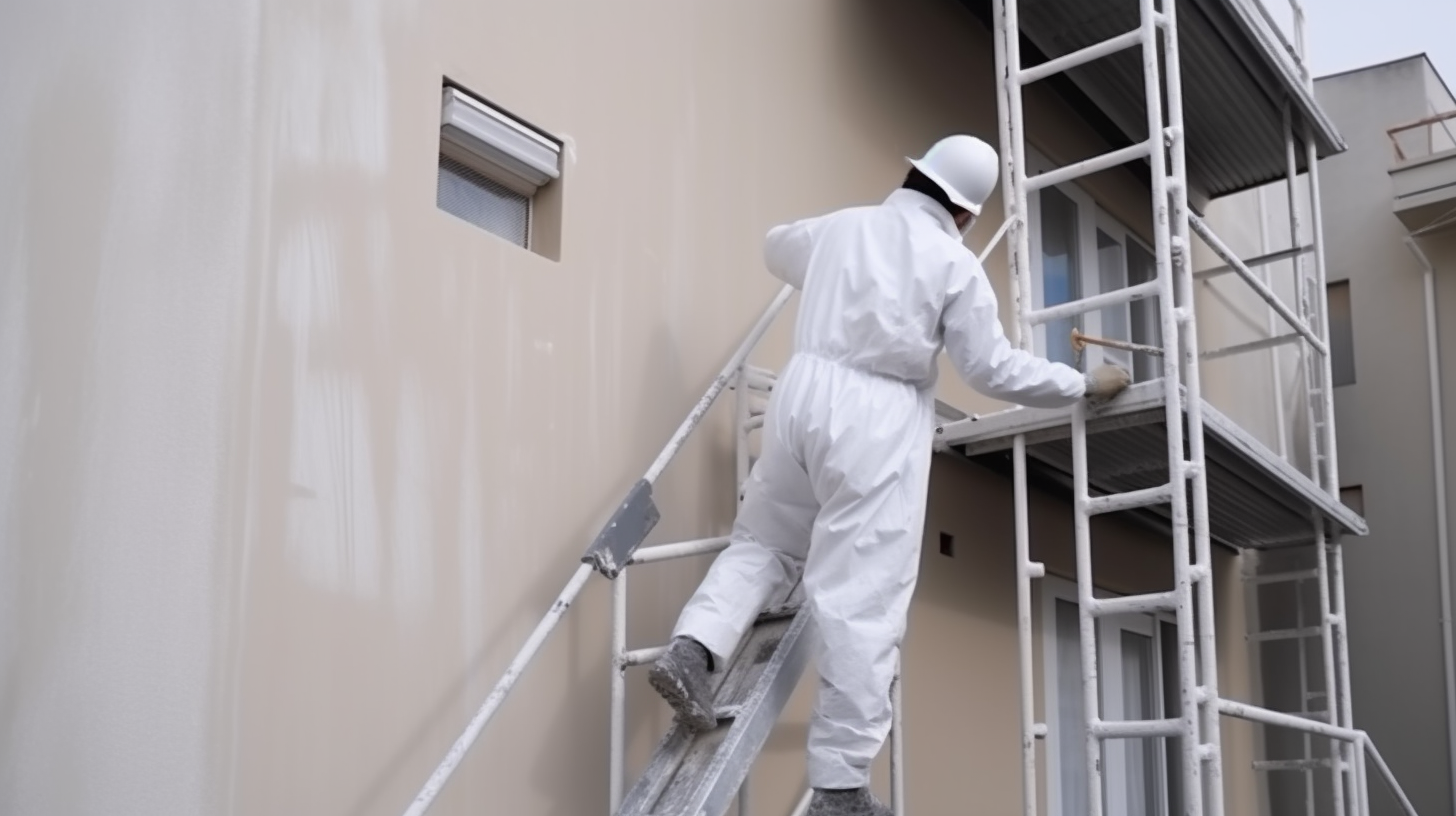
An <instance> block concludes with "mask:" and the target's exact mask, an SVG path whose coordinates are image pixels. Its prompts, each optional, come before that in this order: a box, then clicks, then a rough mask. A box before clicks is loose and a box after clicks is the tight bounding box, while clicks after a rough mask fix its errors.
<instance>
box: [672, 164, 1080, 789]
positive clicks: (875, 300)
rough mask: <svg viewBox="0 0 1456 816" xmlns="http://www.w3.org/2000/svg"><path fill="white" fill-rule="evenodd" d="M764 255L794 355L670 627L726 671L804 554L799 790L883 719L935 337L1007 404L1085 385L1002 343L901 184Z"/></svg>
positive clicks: (970, 271)
mask: <svg viewBox="0 0 1456 816" xmlns="http://www.w3.org/2000/svg"><path fill="white" fill-rule="evenodd" d="M764 254H765V260H766V262H767V266H768V268H769V270H770V271H771V272H773V274H774V275H776V276H778V277H779V278H782V279H783V280H784V281H785V282H787V283H789V284H791V285H793V286H795V287H797V288H798V289H800V290H801V291H802V295H801V302H800V306H799V316H798V323H797V326H796V328H795V337H794V346H795V350H794V354H793V357H792V358H791V359H790V361H789V363H788V365H787V367H786V368H785V369H784V370H783V372H782V374H781V375H780V377H779V380H778V383H777V386H776V387H775V390H774V392H773V395H772V397H771V398H770V400H769V405H768V409H767V411H768V415H767V417H766V420H765V424H764V436H763V446H762V452H761V458H760V459H759V460H758V462H757V463H756V464H755V466H754V468H753V471H752V473H751V475H750V477H749V481H748V484H747V486H746V492H745V494H744V498H743V502H742V505H741V506H740V508H739V512H738V517H737V521H736V523H735V525H734V528H733V534H732V543H731V545H730V546H729V547H728V548H727V549H726V550H724V551H723V552H722V553H721V554H720V555H719V556H718V558H717V560H716V561H715V562H714V563H713V566H712V568H711V570H710V571H709V572H708V574H707V576H706V577H705V578H704V580H703V583H702V585H701V586H700V587H699V588H698V590H697V592H696V594H695V595H694V596H693V597H692V599H691V600H690V601H689V603H688V605H687V607H686V608H685V609H684V610H683V612H682V615H681V617H680V618H679V620H678V623H677V626H676V628H675V630H674V633H673V634H674V636H686V637H690V638H693V639H696V640H697V641H698V642H699V643H701V644H703V645H704V646H705V647H706V648H707V649H708V651H709V652H711V653H712V654H713V656H714V657H715V659H716V662H717V664H718V666H719V667H721V666H723V665H724V664H725V662H726V659H727V658H729V657H730V656H731V655H732V654H733V652H734V650H735V649H736V647H737V645H738V643H739V641H740V639H741V638H742V637H743V635H744V634H745V633H746V632H747V631H748V629H749V627H750V626H751V625H752V623H753V620H754V618H755V617H756V616H757V615H758V613H759V611H760V610H761V609H762V608H763V606H764V604H766V603H767V602H768V600H769V599H770V596H771V595H772V594H773V593H774V592H775V591H776V590H782V589H785V588H786V582H788V581H790V580H792V578H793V577H794V576H795V575H796V573H797V569H796V566H797V563H800V562H801V563H803V579H804V589H805V596H806V600H807V602H808V603H809V604H810V608H811V609H812V611H813V613H814V616H815V622H816V624H817V626H818V631H819V635H820V638H821V643H820V644H819V645H820V649H821V651H820V653H819V656H818V667H819V674H820V684H819V690H818V692H819V693H818V700H817V703H816V706H815V710H814V715H813V720H812V722H811V724H810V733H809V783H810V785H811V786H813V787H815V788H859V787H863V786H865V785H867V784H868V781H869V768H870V764H871V762H872V761H873V760H874V758H875V756H876V755H877V754H878V753H879V750H880V748H881V746H882V745H883V743H884V740H885V737H886V736H887V735H888V733H889V728H890V699H889V689H890V684H891V682H892V681H893V679H894V676H895V672H896V668H897V666H898V663H899V647H900V641H901V637H902V635H903V634H904V631H905V621H906V615H907V612H908V608H909V604H910V597H911V594H912V593H913V591H914V588H915V582H916V578H917V573H918V570H919V561H920V559H919V552H920V541H921V533H922V528H923V525H924V520H925V500H926V489H927V483H928V479H929V471H930V458H931V441H932V436H933V434H934V429H935V407H934V406H935V399H934V386H935V378H936V359H937V356H938V354H939V352H940V349H941V347H942V346H944V348H945V349H946V351H947V352H948V354H949V357H950V359H951V360H952V362H953V363H954V364H955V367H956V368H957V369H958V371H959V372H960V374H961V376H962V377H964V378H965V380H966V382H967V383H968V384H969V385H971V386H972V387H973V388H975V389H976V390H978V391H980V392H982V393H984V394H986V395H988V396H992V397H997V398H1000V399H1004V400H1007V401H1011V402H1016V403H1020V404H1024V405H1031V406H1044V407H1055V406H1062V405H1068V404H1071V403H1073V402H1075V401H1076V400H1077V399H1079V398H1081V397H1082V396H1083V394H1084V391H1085V389H1086V382H1085V378H1084V376H1083V374H1082V373H1080V372H1078V371H1077V370H1075V369H1073V368H1071V367H1069V366H1065V365H1061V364H1058V363H1052V362H1048V361H1047V360H1044V359H1042V358H1039V357H1036V356H1034V355H1032V354H1029V353H1027V352H1024V351H1021V350H1018V349H1016V348H1014V347H1012V346H1011V344H1010V343H1009V342H1008V341H1007V339H1006V336H1005V334H1004V332H1003V330H1002V327H1001V323H1000V319H999V316H998V314H997V304H996V296H995V294H994V293H993V291H992V289H991V283H990V281H989V280H987V278H986V274H985V271H984V270H983V269H982V268H981V265H980V263H979V262H978V261H977V260H976V258H975V256H974V255H973V254H971V252H970V251H969V250H967V249H966V247H965V245H964V244H963V243H962V239H961V235H960V232H959V231H958V230H957V228H956V224H955V221H954V220H953V219H952V218H951V216H950V214H949V213H948V212H946V210H945V209H944V208H943V207H942V206H941V205H940V204H938V203H936V201H935V200H934V199H932V198H931V197H929V196H927V195H924V194H923V193H920V192H917V191H914V190H910V189H899V190H896V191H895V192H894V193H892V194H891V195H890V196H889V198H888V199H886V200H885V202H884V203H883V204H880V205H878V206H867V207H853V208H849V209H844V210H840V211H838V212H833V213H830V214H828V215H823V216H819V217H815V218H809V219H805V220H802V221H798V222H795V223H790V224H785V225H782V226H778V227H775V228H773V229H772V230H771V231H770V232H769V233H768V238H767V242H766V246H765V251H764Z"/></svg>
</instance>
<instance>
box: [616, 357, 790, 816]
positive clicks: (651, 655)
mask: <svg viewBox="0 0 1456 816" xmlns="http://www.w3.org/2000/svg"><path fill="white" fill-rule="evenodd" d="M774 383H775V377H774V375H773V373H772V372H770V371H766V370H764V369H760V368H756V367H753V366H750V365H748V364H747V363H744V364H743V365H741V366H740V367H739V368H738V370H737V372H736V373H735V374H734V378H733V386H732V388H733V390H734V392H735V400H734V429H735V433H734V460H735V464H736V471H737V472H736V474H735V476H736V478H735V481H734V486H735V489H736V490H737V494H738V501H739V502H740V503H741V502H742V501H743V488H744V485H745V484H746V482H747V481H748V475H749V471H750V470H751V468H752V467H753V455H752V446H751V444H750V443H751V439H750V434H751V433H752V432H753V431H756V430H759V429H761V428H762V427H763V417H764V410H765V409H764V406H763V405H762V404H761V402H760V401H759V400H760V399H762V398H766V397H767V396H768V394H769V393H770V392H771V391H772V390H773V386H774ZM710 541H711V542H712V544H711V546H703V547H700V548H687V549H695V550H700V551H701V552H717V551H719V550H721V549H722V548H723V547H725V546H727V542H728V539H727V538H726V537H725V538H719V539H712V540H710ZM661 549H662V548H660V547H653V548H647V549H645V550H639V551H638V552H637V554H635V555H634V556H633V557H632V558H631V560H630V561H629V563H630V564H643V563H651V562H652V561H655V560H661V559H659V558H657V557H656V556H655V555H654V551H656V550H661ZM675 554H676V552H674V551H669V552H667V553H664V556H667V557H671V556H673V555H675ZM626 578H627V576H626V574H625V572H623V573H621V574H619V575H617V576H616V580H615V583H614V584H613V587H612V599H613V601H612V604H613V615H612V618H613V629H612V631H613V637H612V652H613V661H612V662H613V666H614V672H613V677H612V702H613V705H612V768H611V774H612V779H611V799H612V801H611V812H612V813H613V814H616V815H617V816H653V815H654V814H657V815H658V816H669V815H671V816H676V814H691V815H692V816H721V814H723V813H726V812H727V810H728V808H729V807H730V806H731V805H732V803H733V801H734V798H735V797H737V799H738V803H739V812H740V813H747V810H748V807H747V790H746V782H747V780H748V774H749V770H750V769H751V768H752V765H753V761H754V759H755V758H756V757H757V756H758V753H759V751H761V750H762V748H763V745H764V742H765V741H766V740H767V739H768V736H769V733H770V732H771V731H772V730H773V726H774V723H775V722H777V721H778V718H779V716H780V714H781V713H782V712H783V708H784V706H785V705H786V704H787V703H788V701H789V697H790V696H791V695H792V694H793V692H794V688H795V687H796V686H797V685H798V682H799V679H800V677H801V676H802V675H803V672H804V667H805V664H806V663H807V662H808V658H809V655H810V651H811V645H812V643H813V641H814V626H813V621H812V618H811V616H810V615H809V612H808V608H807V606H806V605H805V604H804V603H803V596H802V586H801V585H800V584H798V583H795V585H794V586H792V587H790V588H789V589H788V590H787V591H786V592H784V593H781V595H780V597H777V598H773V599H771V600H770V602H769V605H768V608H767V609H765V610H764V611H763V613H761V614H760V615H759V617H758V619H757V620H756V621H755V623H754V626H753V628H752V629H751V630H750V631H749V632H748V634H747V635H745V636H744V638H743V642H742V643H741V644H740V645H739V647H738V650H737V652H736V653H735V654H734V655H733V656H732V657H731V658H729V660H728V665H727V666H725V667H723V668H722V669H721V670H720V671H718V672H716V673H715V675H714V677H715V679H716V685H715V688H714V690H713V692H714V704H713V707H714V709H715V712H716V713H717V716H718V720H719V723H718V727H717V728H714V729H712V730H710V731H704V732H700V733H695V732H693V731H692V730H690V729H688V728H686V727H684V726H683V725H682V724H680V723H677V722H674V723H673V725H672V726H671V727H670V729H669V730H668V732H667V734H666V735H665V736H664V737H663V738H662V740H661V741H660V742H659V743H658V745H657V748H656V750H655V751H654V753H653V755H652V758H651V759H650V760H649V761H648V764H647V767H646V769H645V770H644V771H643V772H642V775H641V776H640V777H639V778H638V780H637V782H636V783H635V784H634V785H633V786H632V787H631V788H630V789H629V790H627V791H626V793H625V795H624V794H623V793H622V789H623V783H624V768H623V755H624V753H625V744H624V741H625V724H626V710H625V705H624V702H623V701H624V698H625V694H626V687H625V683H626V671H627V669H628V668H629V667H631V666H641V665H646V664H650V663H651V662H652V661H654V660H656V659H657V657H658V655H660V654H662V653H663V652H664V651H666V647H665V646H658V647H653V648H648V649H639V650H635V651H629V650H628V649H627V637H626V624H625V622H626V604H627V581H626Z"/></svg>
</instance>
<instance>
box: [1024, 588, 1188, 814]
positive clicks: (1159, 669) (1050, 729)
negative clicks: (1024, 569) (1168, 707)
mask: <svg viewBox="0 0 1456 816" xmlns="http://www.w3.org/2000/svg"><path fill="white" fill-rule="evenodd" d="M1040 585H1041V603H1040V607H1041V621H1040V627H1039V628H1040V635H1041V639H1042V667H1043V669H1042V688H1041V697H1042V700H1041V702H1042V712H1043V721H1044V722H1045V723H1046V726H1047V736H1046V739H1045V740H1044V746H1045V756H1046V764H1047V774H1046V787H1045V795H1046V802H1047V816H1080V814H1066V813H1064V812H1063V808H1062V778H1063V773H1062V767H1061V751H1060V746H1059V744H1058V741H1059V739H1060V735H1061V730H1060V729H1061V728H1062V727H1063V724H1062V723H1061V717H1060V716H1059V713H1058V712H1059V710H1060V707H1059V703H1060V699H1059V697H1058V696H1057V694H1058V691H1059V689H1060V679H1061V672H1062V671H1064V670H1065V669H1064V668H1063V667H1062V666H1061V665H1060V661H1059V660H1058V658H1057V643H1058V641H1057V602H1058V601H1066V602H1069V603H1071V604H1073V605H1074V606H1080V602H1079V598H1078V588H1077V584H1076V583H1075V582H1073V581H1069V580H1067V579H1065V578H1060V577H1057V576H1053V575H1047V576H1046V577H1045V578H1043V579H1042V580H1041V582H1040ZM1093 597H1095V598H1099V599H1101V598H1112V597H1117V593H1113V592H1109V591H1107V590H1104V589H1102V588H1100V587H1096V588H1094V589H1093ZM1164 624H1172V625H1175V626H1176V620H1175V618H1174V617H1173V616H1171V615H1168V614H1166V613H1156V614H1151V613H1129V614H1123V615H1111V616H1106V617H1100V618H1098V619H1097V627H1098V638H1097V639H1098V656H1097V659H1098V676H1099V678H1100V680H1099V685H1100V686H1101V689H1100V691H1101V700H1100V701H1099V709H1100V710H1101V712H1102V714H1103V719H1104V720H1114V719H1125V718H1124V717H1122V716H1121V714H1122V713H1123V706H1122V703H1121V700H1122V695H1123V694H1124V692H1125V688H1126V686H1125V684H1124V678H1123V677H1122V659H1121V658H1122V639H1121V634H1122V632H1124V631H1130V632H1134V633H1136V634H1138V635H1141V636H1144V637H1147V638H1149V639H1150V640H1151V643H1152V659H1153V661H1154V666H1153V669H1154V671H1153V676H1154V678H1155V684H1156V687H1155V688H1153V689H1151V690H1150V692H1151V697H1152V701H1153V709H1154V710H1153V718H1163V717H1166V716H1168V715H1167V713H1166V711H1165V707H1164V702H1163V701H1164V700H1165V699H1166V696H1167V689H1166V687H1165V684H1164V678H1165V676H1166V673H1167V662H1166V661H1168V660H1169V659H1172V660H1177V655H1165V654H1164V653H1163V648H1162V637H1161V634H1162V632H1161V628H1162V626H1163V625H1164ZM1112 635H1116V636H1117V637H1112ZM1114 692H1115V693H1114ZM1113 700H1115V701H1117V702H1116V705H1113V704H1112V703H1111V701H1113ZM1114 712H1115V713H1116V714H1118V715H1119V716H1117V717H1114V716H1112V714H1113V713H1114ZM1127 743H1128V741H1127V740H1104V741H1103V743H1102V746H1103V753H1102V780H1103V793H1104V796H1105V798H1106V803H1105V808H1104V809H1105V810H1106V812H1108V813H1126V812H1128V798H1129V791H1128V790H1127V784H1126V782H1127V773H1126V768H1127V753H1128V752H1127V750H1126V748H1127ZM1143 744H1144V745H1145V746H1147V750H1150V751H1153V752H1154V757H1155V759H1154V761H1155V762H1156V764H1157V770H1156V777H1155V779H1154V780H1153V784H1154V786H1155V790H1156V791H1157V801H1156V803H1155V809H1154V813H1153V816H1170V814H1169V807H1168V805H1169V801H1168V800H1169V787H1168V783H1169V780H1168V774H1169V773H1170V772H1178V769H1170V768H1169V767H1168V763H1167V757H1166V754H1167V752H1166V751H1165V750H1163V748H1164V747H1165V742H1164V741H1163V740H1162V739H1155V738H1145V739H1144V740H1143ZM1114 770H1116V771H1117V772H1116V773H1114V772H1113V771H1114Z"/></svg>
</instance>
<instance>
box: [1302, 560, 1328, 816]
mask: <svg viewBox="0 0 1456 816" xmlns="http://www.w3.org/2000/svg"><path fill="white" fill-rule="evenodd" d="M1294 625H1295V628H1297V629H1303V628H1304V582H1303V581H1295V582H1294ZM1308 645H1309V644H1307V643H1305V641H1304V638H1300V639H1299V698H1300V699H1299V711H1300V713H1301V714H1308V713H1309V648H1308ZM1328 706H1329V704H1328V703H1326V707H1327V708H1328ZM1301 737H1302V739H1303V741H1304V746H1303V747H1304V758H1305V759H1313V758H1314V743H1313V740H1312V739H1311V738H1310V735H1309V732H1308V731H1306V732H1304V734H1302V735H1301ZM1301 773H1303V774H1304V812H1305V816H1314V802H1315V799H1314V769H1313V768H1305V769H1304V770H1303V771H1301Z"/></svg>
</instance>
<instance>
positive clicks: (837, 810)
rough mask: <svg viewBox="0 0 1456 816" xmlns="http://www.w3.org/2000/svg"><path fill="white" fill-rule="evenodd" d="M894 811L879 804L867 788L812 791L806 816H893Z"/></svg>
mask: <svg viewBox="0 0 1456 816" xmlns="http://www.w3.org/2000/svg"><path fill="white" fill-rule="evenodd" d="M893 814H894V811H892V810H890V808H888V807H886V806H885V805H883V804H881V803H880V801H879V800H878V799H876V798H875V797H874V794H872V793H870V789H869V788H851V789H849V790H825V789H823V788H815V789H814V798H812V799H810V800H809V811H808V813H807V814H806V816H893Z"/></svg>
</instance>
